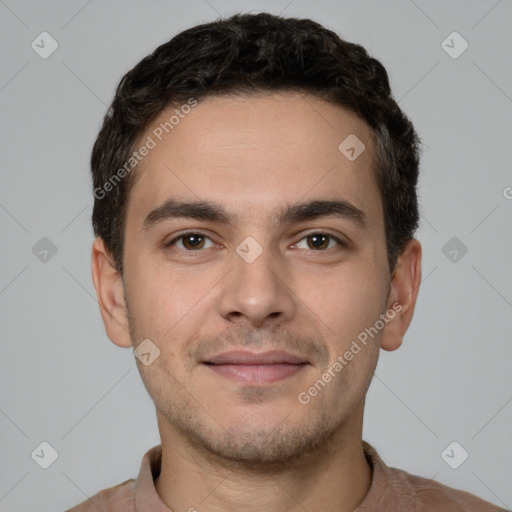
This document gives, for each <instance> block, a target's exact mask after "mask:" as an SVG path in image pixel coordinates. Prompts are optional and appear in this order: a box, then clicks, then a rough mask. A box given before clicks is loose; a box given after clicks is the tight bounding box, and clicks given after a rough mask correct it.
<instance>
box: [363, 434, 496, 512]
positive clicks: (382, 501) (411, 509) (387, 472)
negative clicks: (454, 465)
mask: <svg viewBox="0 0 512 512" xmlns="http://www.w3.org/2000/svg"><path fill="white" fill-rule="evenodd" d="M363 450H364V453H365V455H366V458H367V460H368V462H369V463H370V465H371V466H372V467H373V476H372V484H371V487H370V490H369V493H368V496H367V499H366V500H365V502H363V506H362V508H361V511H365V512H366V511H367V510H368V511H369V510H372V511H373V510H377V509H376V508H375V507H376V505H379V506H380V507H381V510H386V511H387V510H394V509H398V510H402V512H504V511H505V509H503V508H500V507H498V506H496V505H493V504H492V503H489V502H488V501H485V500H483V499H481V498H479V497H478V496H475V495H474V494H471V493H469V492H466V491H462V490H459V489H454V488H452V487H448V486H447V485H444V484H441V483H440V482H437V481H435V480H432V479H428V478H424V477H421V476H417V475H413V474H411V473H408V472H407V471H404V470H402V469H398V468H394V467H389V466H388V465H386V464H385V463H384V461H383V460H382V459H381V458H380V456H379V454H378V453H377V451H376V449H375V448H374V447H373V446H371V445H370V444H369V443H367V442H366V441H363ZM397 507H398V508H397ZM358 512H359V509H358Z"/></svg>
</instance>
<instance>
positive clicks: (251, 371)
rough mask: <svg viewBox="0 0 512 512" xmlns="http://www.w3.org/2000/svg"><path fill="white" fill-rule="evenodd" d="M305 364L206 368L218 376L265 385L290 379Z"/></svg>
mask: <svg viewBox="0 0 512 512" xmlns="http://www.w3.org/2000/svg"><path fill="white" fill-rule="evenodd" d="M306 364H307V363H303V364H291V363H280V364H254V365H252V364H207V365H206V366H208V367H209V368H210V369H211V370H212V371H214V372H215V373H217V374H219V375H223V376H224V377H229V378H231V379H234V380H237V381H242V382H251V383H256V384H257V383H263V384H265V383H269V382H276V381H278V380H282V379H286V378H287V377H291V376H292V375H295V374H296V373H298V372H299V371H300V370H302V368H304V366H306Z"/></svg>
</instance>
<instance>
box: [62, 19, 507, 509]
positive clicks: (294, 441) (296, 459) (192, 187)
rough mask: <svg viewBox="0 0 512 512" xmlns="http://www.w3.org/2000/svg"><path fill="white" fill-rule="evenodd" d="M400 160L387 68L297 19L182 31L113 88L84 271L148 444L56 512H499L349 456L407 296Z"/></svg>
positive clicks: (371, 452)
mask: <svg viewBox="0 0 512 512" xmlns="http://www.w3.org/2000/svg"><path fill="white" fill-rule="evenodd" d="M419 143H420V141H419V138H418V136H417V134H416V133H415V131H414V128H413V126H412V124H411V122H410V121H409V120H408V119H407V117H406V116H405V115H404V114H403V113H402V112H401V110H400V109H399V107H398V105H397V104H396V103H395V101H394V100H393V98H392V96H391V92H390V87H389V82H388V77H387V73H386V71H385V69H384V67H383V66H382V65H381V64H380V63H379V62H378V61H377V60H375V59H373V58H371V57H370V56H369V55H368V54H367V53H366V51H365V50H364V49H363V48H362V47H361V46H359V45H355V44H351V43H348V42H346V41H343V40H341V39H340V38H339V37H338V36H337V35H335V34H334V33H333V32H331V31H329V30H327V29H325V28H323V27H321V26H320V25H319V24H317V23H315V22H313V21H311V20H307V19H304V20H299V19H292V18H289V19H286V18H281V17H276V16H272V15H270V14H266V13H263V14H258V15H236V16H233V17H231V18H229V19H227V20H220V21H216V22H214V23H209V24H204V25H200V26H197V27H193V28H191V29H189V30H186V31H184V32H182V33H180V34H178V35H177V36H176V37H174V38H173V39H172V40H171V41H169V42H168V43H166V44H164V45H162V46H160V47H159V48H157V49H156V50H155V52H154V53H152V54H151V55H149V56H148V57H146V58H145V59H143V60H142V61H141V62H140V63H139V64H138V65H137V66H135V67H134V68H133V69H132V70H131V71H130V72H128V73H127V74H126V76H125V77H124V78H123V79H122V81H121V83H120V85H119V87H118V89H117V92H116V96H115V98H114V101H113V103H112V106H111V108H110V109H109V111H108V113H107V115H106V117H105V120H104V124H103V127H102V129H101V131H100V134H99V136H98V138H97V140H96V143H95V145H94V149H93V152H92V157H91V166H92V174H93V182H94V195H95V205H94V212H93V224H94V229H95V233H96V236H97V238H96V240H95V242H94V245H93V250H92V270H93V280H94V285H95V288H96V291H97V296H98V302H99V304H100V309H101V315H102V318H103V321H104V323H105V328H106V332H107V334H108V336H109V338H110V339H111V340H112V342H113V343H115V344H116V345H118V346H120V347H126V348H129V347H133V348H134V353H135V355H136V357H137V365H138V368H139V371H140V373H141V377H142V380H143V382H144V385H145V387H146V389H147V391H148V392H149V394H150V396H151V398H152V399H153V401H154V403H155V406H156V413H157V420H158V427H159V431H160V435H161V445H158V446H155V447H153V448H151V449H150V450H149V451H148V452H147V453H146V455H145V456H144V458H143V461H142V465H141V469H140V473H139V475H138V477H137V479H135V480H134V479H131V480H128V481H126V482H123V483H121V484H119V485H116V486H114V487H111V488H108V489H106V490H104V491H101V492H100V493H98V494H97V495H95V496H93V497H92V498H90V499H89V500H87V501H85V502H84V503H82V504H81V505H78V506H76V507H75V508H73V509H72V511H75V512H82V511H92V510H104V511H123V512H124V511H126V512H128V511H149V510H151V511H153V512H160V511H161V512H164V511H167V512H168V511H174V512H178V511H189V512H192V511H199V512H203V511H223V512H224V511H240V510H244V511H265V512H277V511H280V512H281V511H284V510H286V511H289V512H295V511H304V510H306V511H309V512H319V511H329V512H330V511H332V512H349V511H355V510H357V511H358V512H361V511H370V510H372V511H382V512H384V511H398V510H402V511H404V512H406V511H413V510H414V511H426V510H429V511H443V512H444V511H475V512H476V511H497V510H500V509H499V508H498V507H496V506H493V505H492V504H490V503H486V502H484V501H483V500H481V499H479V498H477V497H476V496H473V495H471V494H469V493H466V492H463V491H459V490H454V489H451V488H448V487H446V486H444V485H441V484H439V483H436V482H434V481H429V480H427V479H424V478H420V477H417V476H413V475H410V474H408V473H406V472H404V471H401V470H398V469H392V468H389V467H387V466H386V465H385V463H384V462H383V461H382V460H381V459H380V457H379V456H378V454H377V452H376V451H375V449H374V448H372V447H371V446H370V445H369V444H368V443H366V442H363V441H362V424H363V412H364V402H365V395H366V392H367V390H368V387H369V384H370V381H371V379H372V376H373V373H374V370H375V367H376V364H377V361H378V355H379V350H380V348H382V349H384V350H395V349H397V348H398V347H399V346H400V344H401V343H402V338H403V335H404V334H405V332H406V330H407V328H408V326H409V324H410V322H411V319H412V316H413V311H414V307H415V303H416V297H417V294H418V289H419V284H420V280H421V246H420V243H419V242H418V241H417V240H416V239H415V238H414V232H415V230H416V228H417V225H418V206H417V197H416V183H417V178H418V166H419V156H418V155H419Z"/></svg>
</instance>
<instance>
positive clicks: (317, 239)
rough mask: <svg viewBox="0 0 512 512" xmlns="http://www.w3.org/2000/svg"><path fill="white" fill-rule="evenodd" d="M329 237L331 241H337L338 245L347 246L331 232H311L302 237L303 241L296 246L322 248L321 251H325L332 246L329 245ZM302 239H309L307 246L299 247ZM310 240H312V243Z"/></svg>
mask: <svg viewBox="0 0 512 512" xmlns="http://www.w3.org/2000/svg"><path fill="white" fill-rule="evenodd" d="M329 239H330V240H331V241H335V242H336V243H337V244H338V246H341V247H346V244H345V243H344V242H342V241H341V240H340V239H339V238H338V237H335V236H334V235H331V234H329V233H322V232H316V233H310V234H309V235H307V236H305V237H304V238H302V239H301V241H300V242H299V243H298V244H296V245H295V246H294V247H298V248H299V249H313V250H317V251H318V250H320V252H323V250H325V249H331V248H332V247H329V245H330V244H329V242H328V240H329ZM302 240H307V242H306V243H307V245H308V246H307V247H299V245H300V243H302ZM309 241H311V243H310V242H309Z"/></svg>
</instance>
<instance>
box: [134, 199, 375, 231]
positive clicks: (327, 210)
mask: <svg viewBox="0 0 512 512" xmlns="http://www.w3.org/2000/svg"><path fill="white" fill-rule="evenodd" d="M321 217H337V218H341V219H345V220H348V221H350V222H352V223H353V224H355V225H356V226H357V227H359V228H361V229H364V230H368V228H369V222H368V218H367V217H366V215H365V214H364V212H363V211H362V210H360V209H359V208H357V207H356V206H354V205H353V204H350V203H349V202H347V201H345V200H335V201H325V200H314V201H309V202H304V203H294V204H289V205H286V206H284V207H283V208H281V209H280V210H279V211H278V212H277V213H276V214H275V216H274V219H275V221H276V223H277V224H284V225H287V224H293V223H297V222H303V221H307V220H315V219H319V218H321ZM174 218H189V219H196V220H204V221H209V222H216V223H221V224H226V225H228V226H233V224H234V222H235V220H236V215H233V214H231V213H229V212H228V211H227V210H226V209H225V208H224V206H223V205H221V204H219V203H214V202H211V201H178V200H175V199H169V200H167V201H166V202H165V203H163V204H162V205H160V206H158V207H157V208H155V209H154V210H152V211H151V212H150V213H149V214H148V215H147V217H146V218H145V220H144V223H143V225H142V229H143V231H148V230H149V229H151V228H152V227H154V226H156V225H158V224H161V223H162V222H164V221H166V220H169V219H174Z"/></svg>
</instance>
